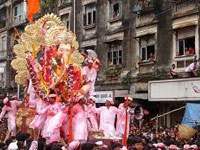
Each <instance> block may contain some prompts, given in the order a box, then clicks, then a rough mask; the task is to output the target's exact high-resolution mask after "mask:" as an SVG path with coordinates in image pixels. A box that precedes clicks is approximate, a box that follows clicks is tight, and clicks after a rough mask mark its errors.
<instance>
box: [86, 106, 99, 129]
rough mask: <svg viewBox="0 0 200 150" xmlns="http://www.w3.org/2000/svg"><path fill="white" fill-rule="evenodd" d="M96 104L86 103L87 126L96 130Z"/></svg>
mask: <svg viewBox="0 0 200 150" xmlns="http://www.w3.org/2000/svg"><path fill="white" fill-rule="evenodd" d="M95 109H96V106H95V105H92V104H90V105H88V107H87V114H88V118H89V119H90V121H89V120H87V122H88V128H89V130H91V131H98V123H97V114H96V113H95Z"/></svg>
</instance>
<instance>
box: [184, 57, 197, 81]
mask: <svg viewBox="0 0 200 150" xmlns="http://www.w3.org/2000/svg"><path fill="white" fill-rule="evenodd" d="M197 69H198V68H197V60H194V62H193V63H191V64H190V65H189V66H188V67H187V68H186V69H185V72H186V75H187V77H196V76H197Z"/></svg>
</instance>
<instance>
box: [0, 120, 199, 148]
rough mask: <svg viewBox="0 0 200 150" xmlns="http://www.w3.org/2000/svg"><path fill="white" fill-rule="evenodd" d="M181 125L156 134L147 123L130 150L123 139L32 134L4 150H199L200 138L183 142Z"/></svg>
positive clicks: (11, 141)
mask: <svg viewBox="0 0 200 150" xmlns="http://www.w3.org/2000/svg"><path fill="white" fill-rule="evenodd" d="M177 127H178V126H175V127H174V128H164V127H159V129H158V130H157V131H156V126H155V124H154V122H148V123H147V122H146V123H144V124H143V126H142V128H141V129H136V130H135V132H134V133H132V134H130V135H129V136H128V138H127V147H124V146H123V145H122V144H121V140H117V139H113V140H112V141H110V143H109V144H106V143H104V141H101V139H99V141H79V140H75V141H72V142H70V143H69V142H68V141H67V140H63V141H60V142H53V143H50V144H47V142H46V139H45V138H42V137H40V138H39V139H38V140H34V139H32V138H31V136H30V134H27V133H17V134H16V136H12V137H10V138H9V139H7V140H6V142H3V141H2V139H1V142H0V149H1V150H199V149H200V139H199V138H192V139H190V140H189V141H186V140H180V139H179V137H178V130H177Z"/></svg>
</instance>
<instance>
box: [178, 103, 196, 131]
mask: <svg viewBox="0 0 200 150" xmlns="http://www.w3.org/2000/svg"><path fill="white" fill-rule="evenodd" d="M197 122H200V104H194V103H187V105H186V109H185V114H184V117H183V120H182V123H181V124H182V125H186V126H189V127H191V128H195V127H196V123H197Z"/></svg>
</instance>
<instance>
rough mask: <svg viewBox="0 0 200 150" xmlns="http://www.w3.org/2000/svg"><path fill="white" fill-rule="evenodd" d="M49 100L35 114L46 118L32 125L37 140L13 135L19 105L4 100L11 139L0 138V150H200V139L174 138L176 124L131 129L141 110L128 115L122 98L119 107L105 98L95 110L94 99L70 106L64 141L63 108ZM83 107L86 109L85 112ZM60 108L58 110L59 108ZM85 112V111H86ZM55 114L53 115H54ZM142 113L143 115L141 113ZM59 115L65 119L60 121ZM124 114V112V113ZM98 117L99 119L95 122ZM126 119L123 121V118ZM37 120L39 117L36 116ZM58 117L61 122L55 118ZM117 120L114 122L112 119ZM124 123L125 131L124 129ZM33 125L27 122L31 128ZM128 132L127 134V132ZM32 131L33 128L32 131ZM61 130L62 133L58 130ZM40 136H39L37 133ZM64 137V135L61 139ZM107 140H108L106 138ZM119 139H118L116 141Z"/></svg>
mask: <svg viewBox="0 0 200 150" xmlns="http://www.w3.org/2000/svg"><path fill="white" fill-rule="evenodd" d="M49 96H50V97H51V99H50V100H51V101H50V105H49V106H48V107H46V108H45V109H43V111H42V112H43V113H42V112H37V113H38V114H37V115H43V114H45V113H47V114H46V117H44V116H42V117H44V118H45V119H43V121H44V122H41V120H40V122H39V123H36V124H38V125H42V127H41V126H40V128H37V129H38V131H39V132H38V133H39V134H38V135H37V137H33V136H31V135H30V134H27V133H26V134H24V133H20V132H16V123H15V119H16V111H17V107H18V106H19V105H20V104H21V103H22V102H21V101H18V100H17V97H16V96H13V97H12V100H9V99H8V98H5V99H4V104H5V106H4V107H3V109H2V113H1V115H0V119H2V117H3V116H4V115H5V114H7V116H8V131H9V134H11V136H9V135H7V138H6V140H4V139H1V142H0V149H1V150H95V149H97V150H98V149H100V150H101V149H105V150H179V149H183V150H189V149H193V150H197V149H200V139H199V138H193V139H191V140H189V141H185V140H180V139H179V137H178V124H177V125H176V126H175V127H174V128H164V127H159V128H158V129H156V125H155V122H150V121H143V122H142V124H141V125H140V126H138V127H135V128H133V129H132V128H130V119H131V115H134V116H135V118H137V119H138V120H140V119H141V117H143V115H144V114H143V113H145V111H144V110H142V109H141V108H140V109H139V110H140V111H139V114H137V111H135V112H131V107H130V104H131V102H132V100H133V99H132V98H131V97H126V99H125V102H124V103H121V104H120V105H119V107H118V108H117V107H115V106H112V104H113V100H112V99H109V98H108V99H106V102H105V106H101V107H99V108H96V107H95V97H92V96H91V97H90V98H88V100H87V101H86V98H84V97H80V99H79V100H78V102H77V104H75V105H74V106H73V111H74V117H73V136H74V139H73V141H72V142H69V141H68V134H69V128H68V124H67V123H68V120H66V118H67V110H68V109H67V108H63V106H62V107H60V106H59V105H60V104H59V103H57V102H55V101H54V100H55V97H54V94H53V93H51V94H50V95H49ZM86 107H87V109H86ZM60 108H62V111H61V109H60ZM86 110H87V111H86ZM54 111H55V112H54ZM142 111H143V112H142ZM63 112H66V113H64V115H65V117H64V118H65V120H64V119H63ZM126 112H127V113H126ZM98 115H99V119H98ZM126 116H128V117H127V119H126ZM36 118H40V119H41V116H37V117H36ZM59 118H62V119H59ZM115 118H117V120H115ZM126 121H127V122H128V124H127V130H126V129H125V126H126ZM33 124H35V122H34V121H33V122H32V123H31V125H30V126H31V127H33ZM35 127H36V126H35ZM129 128H130V129H131V131H130V130H129ZM34 129H36V128H34ZM62 129H64V130H62ZM62 131H64V132H63V133H62ZM89 131H93V132H102V133H103V134H104V137H103V138H105V139H109V140H108V141H110V142H109V143H106V142H104V141H103V139H98V140H97V139H96V140H88V136H89ZM125 132H127V146H126V147H124V146H123V145H122V139H123V135H124V134H125ZM40 133H41V134H40ZM61 134H64V136H61ZM109 137H110V138H109ZM118 137H120V138H118Z"/></svg>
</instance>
